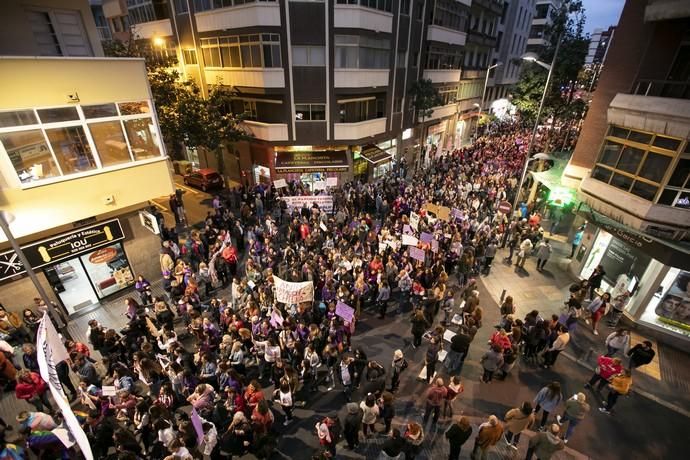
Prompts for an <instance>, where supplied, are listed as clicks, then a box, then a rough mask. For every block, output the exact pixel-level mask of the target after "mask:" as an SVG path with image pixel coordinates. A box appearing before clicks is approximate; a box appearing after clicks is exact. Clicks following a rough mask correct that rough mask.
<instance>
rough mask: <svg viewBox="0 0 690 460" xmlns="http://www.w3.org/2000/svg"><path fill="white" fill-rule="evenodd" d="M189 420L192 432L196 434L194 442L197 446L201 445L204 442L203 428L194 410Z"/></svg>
mask: <svg viewBox="0 0 690 460" xmlns="http://www.w3.org/2000/svg"><path fill="white" fill-rule="evenodd" d="M189 419H190V420H191V422H192V426H193V427H194V431H195V432H196V441H197V443H198V444H199V445H201V444H202V443H203V442H204V427H203V422H202V421H201V417H200V416H199V414H198V413H197V411H196V409H194V408H192V414H191V417H190V418H189Z"/></svg>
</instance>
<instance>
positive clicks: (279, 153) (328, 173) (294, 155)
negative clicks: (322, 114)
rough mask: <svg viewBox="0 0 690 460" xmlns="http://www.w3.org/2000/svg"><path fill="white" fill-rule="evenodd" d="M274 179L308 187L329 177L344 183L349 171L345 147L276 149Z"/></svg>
mask: <svg viewBox="0 0 690 460" xmlns="http://www.w3.org/2000/svg"><path fill="white" fill-rule="evenodd" d="M274 165H275V166H274V170H275V172H276V176H277V177H275V178H274V179H285V180H286V181H288V182H290V181H300V182H301V183H303V184H306V185H307V186H309V187H313V185H314V184H315V183H317V182H318V183H321V182H323V181H325V180H326V179H327V178H329V177H335V178H338V183H343V182H346V177H345V175H346V173H347V172H348V171H349V169H350V168H349V164H348V160H347V147H337V148H327V147H323V148H319V147H276V148H275V163H274Z"/></svg>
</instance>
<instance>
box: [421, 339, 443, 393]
mask: <svg viewBox="0 0 690 460" xmlns="http://www.w3.org/2000/svg"><path fill="white" fill-rule="evenodd" d="M440 340H441V339H440V337H436V336H434V337H432V338H431V340H430V341H429V347H428V348H427V349H426V354H425V355H424V365H425V366H426V383H427V384H429V383H431V379H432V378H433V377H434V374H435V373H436V363H437V362H438V352H439V351H440V349H441V345H440V344H439V342H440Z"/></svg>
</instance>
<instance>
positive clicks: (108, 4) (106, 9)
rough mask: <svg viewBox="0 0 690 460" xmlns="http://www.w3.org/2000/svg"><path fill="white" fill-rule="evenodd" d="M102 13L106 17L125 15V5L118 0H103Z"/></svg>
mask: <svg viewBox="0 0 690 460" xmlns="http://www.w3.org/2000/svg"><path fill="white" fill-rule="evenodd" d="M103 14H104V15H105V17H106V18H114V17H117V16H126V15H127V5H126V3H125V2H121V1H120V0H103Z"/></svg>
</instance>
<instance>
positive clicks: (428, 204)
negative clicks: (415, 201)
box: [424, 201, 438, 216]
mask: <svg viewBox="0 0 690 460" xmlns="http://www.w3.org/2000/svg"><path fill="white" fill-rule="evenodd" d="M424 209H426V211H427V212H430V213H432V214H433V215H435V216H438V206H436V205H435V204H434V203H432V202H430V201H427V202H426V203H424Z"/></svg>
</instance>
